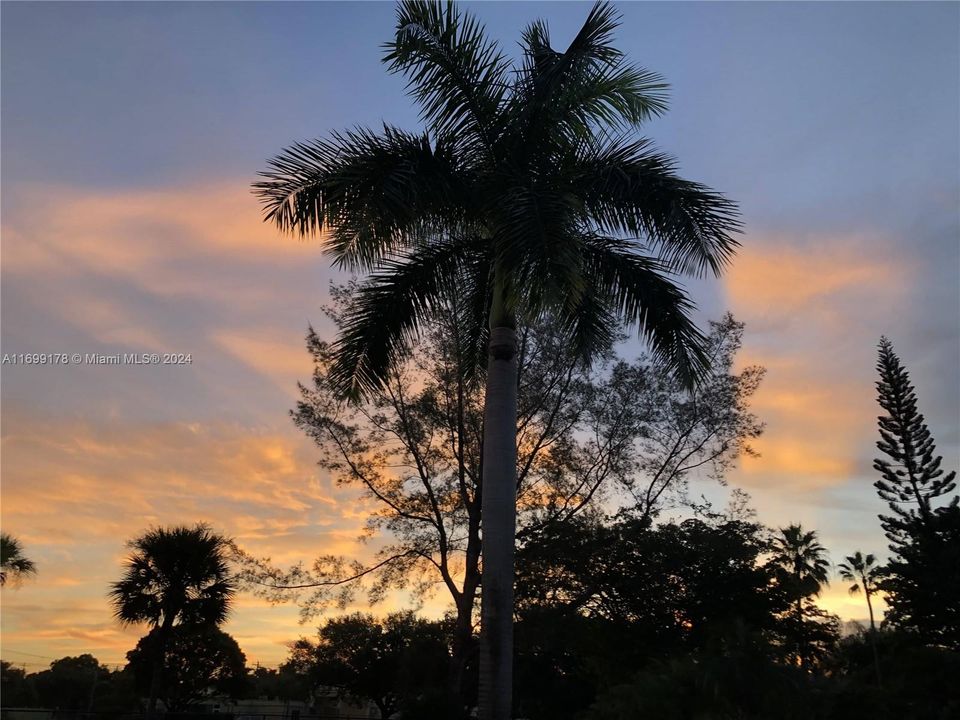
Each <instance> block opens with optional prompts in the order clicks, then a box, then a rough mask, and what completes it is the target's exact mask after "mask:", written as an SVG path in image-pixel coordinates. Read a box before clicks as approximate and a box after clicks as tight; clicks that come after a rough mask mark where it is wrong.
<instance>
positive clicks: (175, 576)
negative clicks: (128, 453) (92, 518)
mask: <svg viewBox="0 0 960 720" xmlns="http://www.w3.org/2000/svg"><path fill="white" fill-rule="evenodd" d="M228 542H229V541H228V540H227V539H226V538H224V537H222V536H221V535H217V534H216V533H214V532H212V531H211V530H210V528H209V527H208V526H206V525H203V524H200V525H196V526H194V527H184V526H180V527H174V528H170V529H166V528H156V529H154V530H150V531H148V532H146V533H145V534H143V535H141V536H140V537H138V538H135V539H134V540H131V541H130V542H129V543H128V545H129V547H130V548H131V550H132V551H133V552H132V553H131V554H130V556H129V558H127V562H126V572H125V573H124V575H123V577H122V578H121V579H120V580H119V581H118V582H115V583H112V585H111V590H110V599H111V602H112V604H113V607H114V615H115V616H116V618H117V620H119V621H120V622H121V623H122V624H124V625H135V624H138V623H147V624H148V625H149V626H150V627H151V628H155V629H156V631H157V642H156V645H155V651H156V654H157V655H156V657H155V658H154V665H153V676H152V678H151V681H150V699H149V704H148V706H147V712H148V715H150V716H152V715H153V713H154V712H155V710H156V703H157V693H158V691H159V689H160V684H161V682H162V679H163V664H164V656H165V650H166V647H165V646H166V642H167V640H168V638H169V636H170V632H171V630H172V628H173V627H174V625H175V624H183V625H186V624H211V625H219V624H220V623H222V622H223V621H224V620H225V619H226V617H227V614H228V613H229V611H230V606H231V602H232V600H233V597H234V594H235V593H236V586H235V584H234V581H233V579H232V578H231V577H230V573H229V568H228V565H227V559H226V552H225V551H226V548H227V544H228Z"/></svg>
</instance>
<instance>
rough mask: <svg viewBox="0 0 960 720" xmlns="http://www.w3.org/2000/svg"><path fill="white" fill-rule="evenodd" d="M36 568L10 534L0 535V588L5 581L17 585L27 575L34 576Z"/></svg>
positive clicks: (17, 541)
mask: <svg viewBox="0 0 960 720" xmlns="http://www.w3.org/2000/svg"><path fill="white" fill-rule="evenodd" d="M36 574H37V566H36V565H35V564H34V563H33V561H32V560H29V559H27V557H25V556H24V554H23V546H22V545H21V544H20V541H19V540H17V539H16V538H15V537H14V536H13V535H11V534H10V533H0V586H3V585H6V584H7V580H8V579H9V580H12V581H13V583H14V584H16V583H19V582H20V581H21V580H22V579H23V578H25V577H26V576H27V575H36Z"/></svg>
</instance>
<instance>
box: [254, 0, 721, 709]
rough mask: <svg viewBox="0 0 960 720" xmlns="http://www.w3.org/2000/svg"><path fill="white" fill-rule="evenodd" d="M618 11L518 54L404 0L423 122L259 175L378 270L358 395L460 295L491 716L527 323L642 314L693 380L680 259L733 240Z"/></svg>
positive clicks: (438, 9) (358, 314)
mask: <svg viewBox="0 0 960 720" xmlns="http://www.w3.org/2000/svg"><path fill="white" fill-rule="evenodd" d="M618 20H619V18H618V15H617V13H616V12H615V10H614V9H613V8H612V7H611V6H610V5H608V4H606V3H598V4H596V5H595V6H594V7H593V9H592V10H591V11H590V13H589V15H588V17H587V19H586V21H585V23H584V25H583V27H582V28H581V30H580V31H579V32H578V33H577V35H576V37H575V38H574V40H573V41H572V42H571V44H570V46H569V47H568V48H567V50H566V51H565V52H562V53H561V52H557V51H555V50H554V49H552V48H551V46H550V40H549V33H548V30H547V26H546V24H545V23H543V22H541V21H537V22H534V23H532V24H531V25H529V26H528V27H527V28H526V30H525V31H524V33H523V36H522V43H521V44H522V48H523V59H522V62H521V63H520V64H519V65H518V66H514V65H513V64H512V63H511V62H510V61H509V60H508V59H507V58H506V57H505V56H504V55H503V54H502V53H501V51H500V49H499V47H498V45H497V44H496V43H494V42H491V41H490V40H488V39H487V38H486V36H485V33H484V29H483V27H482V26H481V25H480V24H479V23H478V22H477V21H476V20H475V19H474V18H473V17H471V16H470V15H469V14H467V13H464V12H462V11H460V10H459V9H458V8H457V7H456V6H455V5H454V4H453V3H447V4H439V3H437V4H435V3H427V2H402V3H400V4H399V6H398V9H397V28H396V35H395V37H394V38H393V39H392V40H390V41H389V42H388V43H386V45H385V49H386V54H385V57H384V62H385V63H386V64H387V65H388V67H389V69H390V70H391V71H392V72H398V73H401V74H402V75H404V76H405V78H406V79H407V82H408V90H409V92H410V94H411V95H412V96H413V97H414V99H415V100H416V101H417V102H418V103H419V105H420V107H421V118H422V120H423V122H424V125H425V127H426V129H425V130H424V131H423V132H421V133H411V132H406V131H403V130H399V129H397V128H394V127H391V126H388V125H384V127H383V130H382V132H379V133H377V132H374V131H371V130H368V129H363V128H359V129H354V130H351V131H347V132H342V133H334V134H332V135H331V136H330V138H329V139H319V140H315V141H312V142H307V143H298V144H295V145H292V146H291V147H289V148H287V149H286V150H285V151H283V152H282V153H281V154H280V155H278V156H277V157H276V158H274V159H273V160H272V161H270V163H269V168H268V170H267V171H266V172H264V173H262V175H263V179H262V180H261V181H260V182H258V183H256V184H255V189H256V191H257V193H258V194H259V196H260V198H261V200H262V201H263V203H264V209H265V217H266V220H267V221H268V222H272V223H274V224H276V225H277V226H278V227H279V228H280V229H281V230H283V231H289V232H292V233H295V234H299V235H310V234H319V233H322V234H323V235H324V237H325V240H326V249H327V251H328V252H329V253H330V254H331V255H332V257H333V260H334V264H335V265H337V266H339V267H341V268H344V269H347V270H350V271H353V272H358V273H368V278H367V280H366V282H365V283H364V284H363V285H362V286H361V287H360V288H359V290H358V291H357V293H356V294H355V296H354V298H353V300H352V305H351V307H350V309H349V310H348V313H347V315H346V323H345V325H344V327H343V329H342V331H341V334H340V337H339V338H338V340H337V342H336V345H335V350H336V360H335V364H334V367H333V376H334V378H335V379H336V381H337V382H338V384H339V385H340V387H341V390H342V394H343V397H344V398H345V399H346V400H349V399H351V398H354V399H355V398H358V397H361V396H363V395H364V394H365V393H368V392H369V391H370V390H371V389H373V388H376V387H379V386H381V384H382V383H383V381H384V378H385V377H386V375H387V372H388V370H389V368H390V367H391V366H392V365H393V364H394V363H395V362H396V361H397V360H398V358H400V357H401V356H402V354H403V353H404V351H405V348H406V347H407V342H408V341H409V340H410V339H411V338H413V337H415V336H416V335H417V333H418V331H419V328H420V327H421V325H422V324H423V323H428V322H430V320H431V315H432V310H433V308H435V307H436V306H437V305H438V304H439V303H442V302H443V301H444V298H445V297H446V296H447V294H448V293H449V291H450V290H451V289H452V288H456V289H457V291H458V295H459V296H460V297H461V298H464V302H463V304H462V305H461V306H460V307H459V308H458V313H459V314H460V315H461V320H462V325H463V327H464V328H465V329H466V330H467V332H464V333H463V334H462V336H463V337H464V347H463V348H462V353H463V357H468V358H472V359H473V364H472V367H473V368H474V371H475V372H480V373H482V372H485V373H486V402H485V411H484V418H485V420H484V442H483V445H484V449H483V471H482V478H483V496H482V517H483V527H484V534H483V564H484V572H483V580H482V599H481V648H480V699H479V703H480V717H481V718H482V720H494V719H496V720H505V719H506V718H509V717H510V714H511V697H512V648H513V642H512V633H513V618H512V612H513V553H514V543H515V514H516V498H515V492H516V489H515V474H516V403H517V398H516V383H517V358H516V347H517V340H516V338H517V335H516V331H517V327H518V324H522V323H525V322H529V321H530V320H531V319H533V318H536V317H539V316H542V315H544V314H550V315H552V316H554V317H555V318H556V319H557V320H558V321H559V322H560V323H561V324H562V326H563V328H564V330H565V332H566V333H567V337H568V342H569V343H570V345H571V347H572V348H574V349H575V350H576V351H578V352H582V353H583V354H584V355H585V356H586V357H589V356H590V354H591V352H592V351H593V349H594V348H597V347H602V346H604V345H605V344H606V343H608V342H609V340H610V339H611V337H612V335H613V333H614V332H615V331H616V327H617V321H618V320H623V321H626V322H627V323H630V324H635V325H637V326H638V327H639V329H640V333H641V334H642V335H643V336H644V337H645V338H646V339H647V341H648V342H649V345H650V347H651V350H652V352H653V354H654V355H655V357H656V358H657V359H658V360H659V361H660V362H662V363H663V364H664V365H665V366H666V367H668V368H669V369H671V370H672V371H673V372H675V373H676V375H677V377H678V378H680V379H681V380H683V381H684V382H685V383H686V384H688V385H690V386H692V385H694V384H695V383H696V382H697V380H698V379H699V378H700V377H701V375H702V374H703V373H704V371H705V370H706V367H707V364H708V360H707V358H706V356H705V353H704V352H703V344H704V336H703V335H702V334H701V333H700V332H699V330H698V329H697V328H696V326H695V324H694V323H693V321H692V320H691V318H690V312H691V311H692V309H693V306H692V303H691V302H690V300H689V299H688V298H687V296H686V294H685V293H684V291H683V290H682V289H681V288H680V287H678V285H677V284H676V283H675V282H674V281H673V280H672V279H671V277H670V276H671V275H672V274H688V275H703V274H706V273H708V272H709V273H713V274H715V275H719V274H720V273H721V272H722V270H723V268H724V267H725V265H726V264H727V263H728V262H729V261H730V259H731V258H732V256H733V253H734V251H735V249H736V247H737V243H736V241H735V240H734V239H733V237H732V235H733V234H734V233H735V232H737V231H738V230H739V221H738V214H737V209H736V206H735V205H734V204H733V203H732V202H730V201H728V200H726V199H725V198H723V197H722V196H721V195H719V194H717V193H715V192H713V191H711V190H709V189H708V188H706V187H704V186H702V185H700V184H697V183H694V182H690V181H687V180H683V179H681V178H679V177H678V176H677V175H676V173H675V169H674V161H673V160H672V159H671V158H669V157H668V156H665V155H663V154H661V153H658V152H656V151H655V150H654V149H653V148H652V146H651V143H650V142H649V141H648V140H646V139H644V138H640V137H638V136H637V135H636V130H637V127H638V126H639V125H640V124H641V123H642V122H643V121H645V120H647V119H648V118H650V117H653V116H656V115H659V114H661V113H663V112H664V111H665V110H666V85H665V84H664V83H663V82H662V80H661V79H660V78H659V77H658V76H657V75H655V74H653V73H651V72H648V71H646V70H644V69H642V68H638V67H635V66H633V65H631V64H629V63H628V62H627V61H626V59H625V57H624V56H623V54H622V53H620V52H619V51H617V50H616V49H615V48H614V47H613V46H612V45H611V41H612V33H613V30H614V29H615V28H616V27H617V25H618ZM484 358H486V361H485V362H484Z"/></svg>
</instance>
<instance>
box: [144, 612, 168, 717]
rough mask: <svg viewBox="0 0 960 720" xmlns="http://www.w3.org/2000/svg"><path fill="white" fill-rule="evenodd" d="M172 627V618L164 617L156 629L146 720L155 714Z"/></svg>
mask: <svg viewBox="0 0 960 720" xmlns="http://www.w3.org/2000/svg"><path fill="white" fill-rule="evenodd" d="M172 627H173V617H165V618H164V620H163V623H162V624H161V625H160V626H159V627H158V628H157V643H156V647H155V648H154V650H153V667H152V668H151V669H150V670H151V672H150V699H149V700H148V701H147V720H153V718H154V716H155V715H156V712H157V695H159V693H160V687H161V685H162V684H163V666H164V664H165V663H166V659H167V652H166V651H167V636H168V635H169V634H170V629H171V628H172Z"/></svg>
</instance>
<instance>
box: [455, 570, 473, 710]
mask: <svg viewBox="0 0 960 720" xmlns="http://www.w3.org/2000/svg"><path fill="white" fill-rule="evenodd" d="M464 585H465V586H467V585H470V582H469V580H468V581H467V582H465V583H464ZM475 598H476V585H472V586H470V587H469V592H467V588H466V587H465V589H464V593H463V595H462V596H461V597H460V598H459V600H458V602H457V620H456V624H455V625H454V629H453V652H452V653H451V657H450V678H449V686H450V692H451V694H452V695H453V697H457V698H460V700H462V701H463V704H464V705H465V706H466V705H467V701H468V699H469V698H468V693H467V686H466V679H467V678H466V671H467V664H468V663H469V660H470V651H471V645H472V641H473V603H474V600H475Z"/></svg>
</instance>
